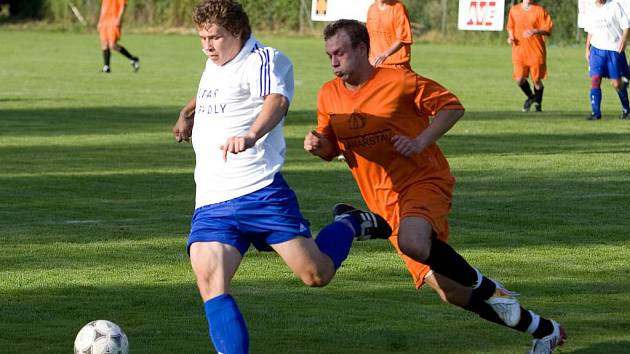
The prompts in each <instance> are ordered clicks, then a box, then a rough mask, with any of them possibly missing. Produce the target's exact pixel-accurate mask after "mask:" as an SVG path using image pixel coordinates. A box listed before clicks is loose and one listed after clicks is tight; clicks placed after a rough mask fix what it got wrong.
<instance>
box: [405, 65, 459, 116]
mask: <svg viewBox="0 0 630 354" xmlns="http://www.w3.org/2000/svg"><path fill="white" fill-rule="evenodd" d="M414 103H415V105H416V108H417V109H418V111H419V112H422V113H424V114H428V115H429V116H433V117H435V115H436V114H437V113H438V112H440V111H442V110H463V109H464V106H462V104H461V103H460V102H459V99H458V98H457V97H456V96H455V95H454V94H453V93H451V92H450V91H449V90H447V89H445V88H444V87H443V86H442V85H440V84H438V83H437V82H435V81H433V80H430V79H427V78H425V77H422V76H420V75H416V97H415V100H414Z"/></svg>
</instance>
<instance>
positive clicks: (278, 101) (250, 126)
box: [173, 0, 391, 354]
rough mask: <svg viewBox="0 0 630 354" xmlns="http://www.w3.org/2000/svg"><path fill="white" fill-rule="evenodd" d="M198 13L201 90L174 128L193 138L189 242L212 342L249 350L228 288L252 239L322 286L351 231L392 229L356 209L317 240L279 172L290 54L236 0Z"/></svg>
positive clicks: (367, 233)
mask: <svg viewBox="0 0 630 354" xmlns="http://www.w3.org/2000/svg"><path fill="white" fill-rule="evenodd" d="M193 19H194V22H195V24H196V26H197V31H198V33H199V38H200V39H201V47H202V51H203V52H204V54H205V55H206V56H207V57H208V60H207V63H206V67H205V70H204V72H203V75H202V77H201V80H200V82H199V88H198V90H197V95H196V96H195V97H194V98H193V99H191V100H190V102H188V104H186V106H185V107H184V108H183V109H182V111H181V112H180V116H179V118H178V120H177V122H176V124H175V126H174V128H173V134H174V136H175V139H176V140H177V141H178V142H180V141H182V140H189V139H190V138H191V137H192V141H193V147H194V149H195V156H196V168H195V182H196V185H197V192H196V203H195V204H196V205H195V212H194V215H193V218H192V223H191V230H190V235H189V239H188V244H187V250H188V253H189V255H190V261H191V264H192V269H193V271H194V273H195V276H196V280H197V287H198V288H199V292H200V294H201V297H202V299H203V301H204V308H205V312H206V317H207V320H208V327H209V332H210V337H211V339H212V342H213V344H214V347H215V349H216V350H217V351H218V352H219V353H223V354H243V353H248V351H249V335H248V332H247V327H246V325H245V320H244V319H243V316H242V314H241V312H240V310H239V308H238V305H237V304H236V301H235V300H234V298H233V297H232V296H231V295H230V294H229V290H230V283H231V281H232V278H233V276H234V274H235V273H236V270H237V269H238V266H239V265H240V263H241V260H242V258H243V256H244V255H245V252H246V251H247V249H248V248H249V246H250V245H251V244H253V245H254V246H255V247H256V248H257V249H259V250H261V251H270V250H274V251H275V252H277V253H278V254H279V255H280V257H282V259H283V260H284V262H285V263H286V264H287V265H288V266H289V268H290V269H291V271H293V273H294V274H296V275H297V276H298V277H299V278H300V279H301V280H302V281H303V282H304V284H306V285H308V286H316V287H319V286H324V285H326V284H328V283H329V282H330V280H331V279H332V278H333V276H334V274H335V272H336V270H337V269H338V268H339V267H340V266H341V263H342V262H343V261H344V260H345V259H346V257H347V256H348V253H349V251H350V247H351V245H352V242H353V240H354V239H355V238H358V239H369V238H387V237H389V235H390V234H391V228H390V227H389V225H387V222H385V220H384V219H383V218H381V217H380V216H378V215H376V214H373V213H371V212H364V211H361V210H357V209H352V210H348V211H346V212H344V213H342V214H341V215H338V216H337V217H336V218H335V220H334V221H333V222H332V223H331V224H329V225H327V226H325V227H324V228H323V229H322V230H321V231H320V233H319V235H318V237H317V239H316V240H313V238H312V237H311V233H310V225H309V222H308V221H307V220H305V219H304V217H303V216H302V214H301V213H300V209H299V206H298V202H297V198H296V196H295V193H294V192H293V191H292V190H291V188H289V186H288V185H287V184H286V182H285V181H284V178H283V177H282V174H281V172H280V170H281V167H282V164H283V163H284V152H285V142H284V137H283V134H282V125H283V121H284V118H285V115H286V114H287V111H288V108H289V103H290V101H291V99H292V97H293V90H294V86H293V66H292V64H291V61H290V60H289V59H288V58H287V57H286V56H285V55H284V54H282V53H281V52H279V51H277V50H276V49H273V48H270V47H265V46H263V45H262V44H260V43H259V42H258V41H256V39H255V38H254V37H253V36H252V35H251V28H250V25H249V19H248V17H247V14H246V13H245V12H244V10H243V8H242V6H241V5H240V4H239V3H237V2H235V1H232V0H206V1H204V2H202V3H201V4H199V5H198V6H197V7H196V8H195V11H194V15H193Z"/></svg>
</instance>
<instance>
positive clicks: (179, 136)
mask: <svg viewBox="0 0 630 354" xmlns="http://www.w3.org/2000/svg"><path fill="white" fill-rule="evenodd" d="M194 122H195V120H194V116H191V117H188V118H187V117H184V116H181V115H180V117H179V118H178V119H177V122H175V126H174V127H173V136H174V137H175V141H177V142H178V143H179V142H181V141H182V140H185V141H188V140H190V137H191V136H192V129H193V124H194Z"/></svg>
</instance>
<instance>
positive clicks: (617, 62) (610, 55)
mask: <svg viewBox="0 0 630 354" xmlns="http://www.w3.org/2000/svg"><path fill="white" fill-rule="evenodd" d="M588 73H589V75H590V76H591V77H593V76H601V77H607V78H609V79H612V80H619V79H621V77H624V76H625V77H628V76H630V72H629V70H628V61H627V60H626V53H625V52H621V53H617V52H616V51H614V50H602V49H597V48H595V47H591V53H590V54H589V61H588Z"/></svg>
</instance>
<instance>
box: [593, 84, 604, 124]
mask: <svg viewBox="0 0 630 354" xmlns="http://www.w3.org/2000/svg"><path fill="white" fill-rule="evenodd" d="M601 103H602V89H601V88H591V112H593V114H594V115H595V116H597V117H601V115H602V111H601V109H600V105H601Z"/></svg>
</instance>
